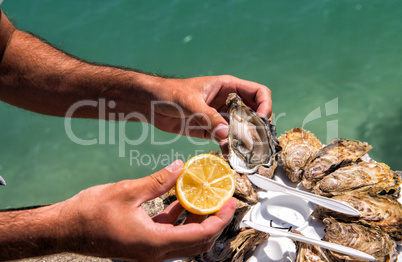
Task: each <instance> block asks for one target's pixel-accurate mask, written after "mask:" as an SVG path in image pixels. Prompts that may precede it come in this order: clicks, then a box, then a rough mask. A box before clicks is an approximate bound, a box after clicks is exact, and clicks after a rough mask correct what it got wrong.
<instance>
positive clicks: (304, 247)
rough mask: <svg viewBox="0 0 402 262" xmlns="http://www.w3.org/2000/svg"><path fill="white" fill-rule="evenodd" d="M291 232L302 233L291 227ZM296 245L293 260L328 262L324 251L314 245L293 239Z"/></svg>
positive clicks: (297, 261)
mask: <svg viewBox="0 0 402 262" xmlns="http://www.w3.org/2000/svg"><path fill="white" fill-rule="evenodd" d="M290 231H291V232H292V233H295V234H299V235H303V234H302V233H300V232H299V231H297V230H294V229H291V230H290ZM294 242H295V245H296V260H295V262H329V260H328V258H327V256H326V254H325V252H324V251H323V250H322V249H321V248H320V247H319V246H316V245H311V244H307V243H303V242H299V241H294Z"/></svg>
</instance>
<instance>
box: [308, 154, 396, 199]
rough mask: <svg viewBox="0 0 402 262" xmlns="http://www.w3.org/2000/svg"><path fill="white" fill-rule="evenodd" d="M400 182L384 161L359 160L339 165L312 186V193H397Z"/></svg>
mask: <svg viewBox="0 0 402 262" xmlns="http://www.w3.org/2000/svg"><path fill="white" fill-rule="evenodd" d="M400 184H401V180H400V176H399V175H398V173H396V172H394V171H392V170H391V169H390V168H389V167H388V166H387V165H386V164H384V163H375V162H360V163H355V164H352V165H349V166H345V167H341V168H339V169H337V170H336V171H334V172H333V173H331V174H329V175H327V176H326V177H324V178H323V179H321V180H320V181H318V182H316V185H315V186H314V193H316V194H319V195H323V196H334V195H339V194H343V193H345V192H350V191H353V192H367V193H369V194H372V195H376V194H391V195H394V196H395V197H397V196H398V195H399V185H400Z"/></svg>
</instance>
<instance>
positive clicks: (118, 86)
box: [0, 30, 166, 118]
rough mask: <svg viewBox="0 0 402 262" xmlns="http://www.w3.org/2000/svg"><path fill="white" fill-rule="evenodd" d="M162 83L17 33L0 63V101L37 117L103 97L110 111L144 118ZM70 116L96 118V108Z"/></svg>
mask: <svg viewBox="0 0 402 262" xmlns="http://www.w3.org/2000/svg"><path fill="white" fill-rule="evenodd" d="M165 80H166V79H163V78H160V77H156V76H151V75H147V74H143V73H140V72H136V71H133V70H126V69H120V68H115V67H110V66H103V65H96V64H91V63H88V62H85V61H81V60H79V59H77V58H74V57H72V56H70V55H67V54H65V53H64V52H61V51H59V50H57V49H56V48H54V47H52V46H50V45H48V44H47V43H44V42H43V41H41V40H39V39H38V38H36V37H34V36H32V35H29V34H27V33H25V32H22V31H19V30H17V31H15V32H14V34H13V36H12V38H11V41H10V43H9V45H8V47H7V49H6V52H5V53H4V57H3V60H2V63H1V64H0V100H3V101H4V102H7V103H9V104H12V105H15V106H18V107H20V108H24V109H27V110H30V111H34V112H37V113H42V114H47V115H54V116H65V114H66V112H67V110H68V108H70V107H71V106H72V105H73V104H74V103H76V102H79V101H82V100H94V101H98V99H99V98H105V99H106V100H113V101H114V102H115V104H116V106H115V108H107V110H109V111H114V112H122V113H130V112H134V111H135V112H140V113H142V114H143V115H145V116H148V115H147V112H148V111H149V103H150V101H151V100H153V99H155V94H159V93H160V88H161V87H162V85H163V84H162V83H163V82H164V81H165ZM133 101H135V103H134V102H133ZM107 116H108V114H106V117H107ZM74 117H82V118H98V117H99V115H98V109H97V108H95V107H85V110H84V109H82V110H77V111H75V112H74Z"/></svg>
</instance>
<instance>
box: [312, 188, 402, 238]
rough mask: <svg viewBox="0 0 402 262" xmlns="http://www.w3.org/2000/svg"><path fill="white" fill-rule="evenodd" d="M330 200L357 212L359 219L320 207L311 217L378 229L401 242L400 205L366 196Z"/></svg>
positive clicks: (391, 199)
mask: <svg viewBox="0 0 402 262" xmlns="http://www.w3.org/2000/svg"><path fill="white" fill-rule="evenodd" d="M332 199H335V200H338V201H341V202H344V203H346V204H348V205H350V206H352V207H354V208H355V209H357V210H359V211H360V213H361V215H360V216H359V217H353V216H347V215H345V214H342V213H338V212H335V211H332V210H329V209H326V208H323V207H321V206H319V207H317V208H316V209H315V210H314V213H313V216H314V217H316V218H319V219H325V218H326V217H333V218H336V219H338V220H342V221H344V222H358V223H361V224H365V225H372V226H376V227H379V228H380V229H381V230H382V231H384V232H386V233H388V234H389V235H390V236H391V237H392V238H393V239H395V240H396V241H401V240H402V205H401V203H399V202H398V201H397V200H395V199H393V198H390V197H387V196H377V197H372V196H370V195H368V194H357V195H352V194H345V195H340V196H334V197H333V198H332Z"/></svg>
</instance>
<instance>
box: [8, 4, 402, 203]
mask: <svg viewBox="0 0 402 262" xmlns="http://www.w3.org/2000/svg"><path fill="white" fill-rule="evenodd" d="M1 7H2V9H3V10H4V11H5V12H6V13H8V15H9V16H10V17H12V18H13V19H14V21H15V22H16V24H17V26H18V27H19V28H20V29H23V30H26V31H30V32H33V33H35V34H37V35H40V36H41V37H43V38H45V39H47V40H48V41H49V42H51V43H53V44H55V45H56V46H58V47H59V48H61V49H63V50H65V51H67V52H69V53H71V54H73V55H75V56H78V57H81V58H83V59H87V60H90V61H94V62H100V63H107V64H112V65H121V66H126V67H134V68H137V69H141V70H144V71H151V72H155V73H160V74H168V75H178V76H181V77H193V76H205V75H218V74H231V75H235V76H238V77H240V78H244V79H248V80H252V81H256V82H259V83H262V84H264V85H267V86H269V88H270V89H271V90H272V96H273V103H274V108H273V109H274V112H275V124H276V125H277V128H278V133H283V132H284V131H286V130H289V129H291V128H292V127H295V126H302V125H303V126H304V128H305V129H308V130H310V131H312V132H313V133H315V134H316V135H317V136H318V137H319V138H320V140H321V141H322V142H324V143H326V142H327V141H328V140H329V139H331V138H333V137H334V136H339V137H343V138H349V139H359V140H362V141H367V142H368V143H370V144H371V145H372V146H373V150H372V151H371V152H370V156H371V157H372V158H374V159H376V160H377V161H382V162H385V163H387V164H388V165H390V166H391V168H392V169H395V170H398V169H402V135H401V130H402V104H401V102H402V100H401V95H402V91H401V83H402V34H401V32H402V16H401V14H402V2H400V1H397V0H388V1H379V0H375V1H354V0H348V1H346V0H333V1H330V0H326V1H322V0H320V1H318V0H315V1H307V0H293V1H245V0H242V1H240V0H237V1H189V0H187V1H184V0H181V1H179V0H175V1H153V0H150V1H132V0H108V1H106V0H98V1H95V0H91V1H89V0H86V1H61V0H36V1H28V0H5V2H4V3H3V4H2V5H1ZM101 124H102V123H101ZM103 124H105V123H103ZM112 124H113V123H106V126H107V127H108V128H109V127H110V125H111V127H112V128H113V127H114V128H115V130H117V125H116V126H113V125H112ZM72 129H73V131H74V133H75V134H76V136H78V137H80V138H82V139H94V138H95V139H98V140H99V139H100V137H99V136H100V135H101V136H102V133H99V123H98V122H97V121H95V120H82V119H77V120H73V121H72ZM144 130H145V131H144ZM123 131H124V132H125V134H126V135H127V137H129V138H130V139H133V140H134V139H137V138H139V137H140V136H141V134H142V133H141V132H143V131H144V132H146V134H148V135H147V137H146V139H145V141H144V142H143V143H140V144H139V145H136V146H133V145H128V144H126V147H125V148H124V150H123V153H124V155H125V156H124V157H120V156H119V150H120V151H121V150H122V149H121V147H120V146H119V145H118V144H110V143H109V141H110V140H109V139H108V136H109V133H106V136H107V137H106V139H105V144H98V145H91V146H83V145H78V144H75V143H74V142H73V141H71V139H70V138H69V137H68V136H67V134H66V131H65V127H64V119H62V118H55V117H49V116H42V115H38V114H35V113H31V112H27V111H24V110H21V109H17V108H15V107H12V106H10V105H7V104H4V103H0V175H1V176H3V177H4V178H5V180H6V181H7V186H5V187H1V188H0V207H1V208H6V207H18V206H24V205H35V204H45V203H52V202H56V201H61V200H64V199H66V198H68V197H71V196H73V195H74V194H76V193H78V192H79V191H80V190H82V189H85V188H87V187H89V186H92V185H96V184H102V183H109V182H115V181H119V180H122V179H130V178H139V177H143V176H146V175H148V174H151V173H153V172H155V171H156V170H158V169H160V168H162V167H163V166H165V165H167V164H169V163H170V162H171V161H173V160H174V159H175V158H177V157H178V158H182V159H184V160H186V159H188V158H189V157H191V156H193V155H195V154H198V153H204V152H208V151H210V150H218V146H217V145H216V144H215V143H213V142H208V141H205V140H199V139H198V140H195V139H194V140H190V139H188V138H187V137H177V136H176V135H172V134H166V133H163V132H160V131H158V130H154V129H152V128H151V127H149V126H146V125H144V124H139V123H129V124H127V125H126V126H125V127H124V130H123ZM114 138H115V139H116V140H117V141H118V139H119V135H117V131H116V135H115V136H114ZM194 141H195V142H196V143H195V142H194ZM156 142H159V144H160V143H165V145H158V144H157V143H156ZM120 153H121V152H120ZM130 154H131V157H132V159H131V161H130Z"/></svg>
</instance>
